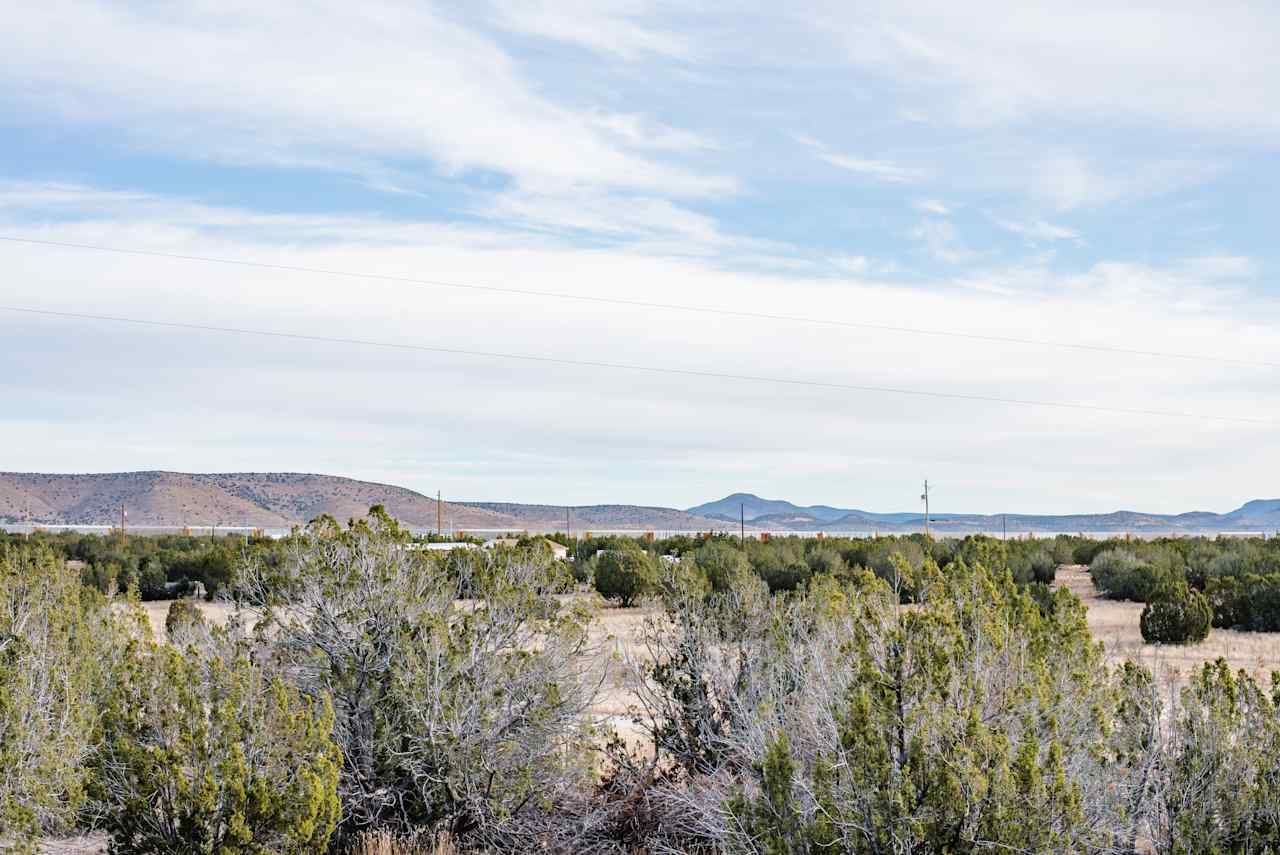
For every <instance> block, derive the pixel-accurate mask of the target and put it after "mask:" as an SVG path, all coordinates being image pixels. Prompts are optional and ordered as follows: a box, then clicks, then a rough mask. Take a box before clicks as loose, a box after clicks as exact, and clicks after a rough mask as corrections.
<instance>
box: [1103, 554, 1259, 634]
mask: <svg viewBox="0 0 1280 855" xmlns="http://www.w3.org/2000/svg"><path fill="white" fill-rule="evenodd" d="M1079 552H1080V554H1079V557H1080V558H1082V559H1085V560H1084V561H1082V562H1081V563H1088V564H1089V572H1090V574H1091V575H1092V576H1093V580H1094V583H1095V584H1096V585H1097V586H1098V589H1099V590H1101V591H1103V592H1104V593H1105V594H1106V595H1107V596H1109V597H1112V598H1114V599H1118V600H1133V601H1135V602H1141V603H1147V604H1148V611H1149V613H1150V614H1151V623H1152V627H1153V632H1154V633H1155V634H1153V635H1150V636H1148V635H1147V631H1146V630H1145V629H1144V633H1143V634H1144V637H1148V638H1149V640H1152V641H1175V642H1181V641H1191V642H1194V641H1199V640H1202V639H1203V638H1204V637H1205V636H1206V635H1207V634H1208V632H1209V627H1210V625H1212V626H1214V627H1220V628H1223V629H1239V630H1246V631H1251V632H1277V631H1280V539H1272V540H1258V539H1247V540H1236V539H1226V538H1223V539H1218V540H1209V539H1206V538H1194V539H1193V538H1179V539H1164V540H1156V541H1147V542H1137V541H1135V542H1127V541H1121V542H1114V541H1108V542H1102V543H1087V544H1083V545H1082V546H1081V547H1080V550H1079ZM1144 614H1145V613H1144ZM1166 636H1167V637H1166Z"/></svg>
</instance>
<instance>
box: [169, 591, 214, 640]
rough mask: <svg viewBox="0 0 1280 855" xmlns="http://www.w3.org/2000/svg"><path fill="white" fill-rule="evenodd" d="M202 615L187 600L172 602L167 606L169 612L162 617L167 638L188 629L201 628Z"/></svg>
mask: <svg viewBox="0 0 1280 855" xmlns="http://www.w3.org/2000/svg"><path fill="white" fill-rule="evenodd" d="M204 623H205V620H204V613H203V612H201V611H200V607H199V606H197V605H196V604H195V603H193V602H192V601H191V600H189V599H181V600H174V601H173V602H172V603H170V604H169V611H168V612H167V613H166V614H165V616H164V631H165V634H167V635H168V636H169V638H171V639H172V638H174V636H175V635H176V634H178V633H180V632H181V631H182V630H184V629H186V628H188V627H194V626H203V625H204Z"/></svg>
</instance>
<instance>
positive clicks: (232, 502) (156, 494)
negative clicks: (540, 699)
mask: <svg viewBox="0 0 1280 855" xmlns="http://www.w3.org/2000/svg"><path fill="white" fill-rule="evenodd" d="M379 503H381V504H383V505H386V507H387V510H388V511H389V512H390V513H391V514H392V515H393V516H395V517H396V518H397V519H399V520H401V521H402V522H404V523H406V524H408V525H410V526H413V527H415V528H434V527H435V525H436V500H435V499H432V498H429V497H427V496H424V495H422V494H421V493H416V492H414V491H412V490H407V489H405V488H404V487H395V486H391V485H388V484H375V483H372V482H369V481H356V480H353V479H351V478H338V477H335V476H331V475H307V474H299V473H253V472H238V473H228V474H214V475H190V474H186V473H182V472H121V473H111V474H93V475H44V474H39V473H22V472H3V473H0V519H8V520H11V521H15V522H38V523H47V524H53V525H58V524H61V525H104V524H108V523H115V522H117V521H118V520H119V519H120V506H121V504H123V505H124V506H125V508H126V509H127V510H128V514H129V519H128V521H129V524H131V525H137V526H186V525H190V526H209V525H223V526H233V525H234V526H256V527H262V528H280V527H288V526H291V525H295V524H303V523H306V522H307V521H308V520H311V519H314V518H315V517H317V516H319V515H320V514H331V515H332V516H334V517H336V518H337V519H338V520H340V521H346V520H347V519H350V518H351V517H358V516H363V515H364V514H365V513H366V512H368V510H369V507H370V506H371V505H374V504H379ZM443 515H444V517H445V519H446V524H448V525H452V526H454V527H456V528H462V529H465V528H468V527H470V528H508V527H514V528H518V527H520V526H519V525H518V524H517V521H516V520H513V519H511V518H509V517H505V516H503V515H501V514H497V513H494V512H492V511H487V510H484V509H481V508H470V507H466V506H463V505H458V504H454V503H450V502H445V503H444V507H443Z"/></svg>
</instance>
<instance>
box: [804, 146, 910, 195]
mask: <svg viewBox="0 0 1280 855" xmlns="http://www.w3.org/2000/svg"><path fill="white" fill-rule="evenodd" d="M795 140H796V142H798V143H800V144H801V145H805V146H808V147H809V148H811V149H814V151H816V152H817V156H818V157H819V158H821V159H822V160H824V161H826V162H827V163H829V164H831V165H832V166H837V167H839V168H840V169H844V170H847V171H849V172H853V173H857V174H858V175H862V176H864V177H866V178H871V179H874V180H876V181H884V182H888V183H890V184H914V183H916V182H918V181H922V180H923V179H924V178H925V177H927V175H928V173H927V172H926V171H925V170H923V169H919V168H917V167H911V166H904V165H903V164H900V163H895V162H893V161H890V160H877V159H875V158H869V157H858V156H855V155H851V154H844V153H841V152H837V151H832V150H831V149H830V148H829V147H828V146H827V145H826V144H825V143H823V142H821V141H819V140H816V139H814V138H812V137H808V136H796V137H795Z"/></svg>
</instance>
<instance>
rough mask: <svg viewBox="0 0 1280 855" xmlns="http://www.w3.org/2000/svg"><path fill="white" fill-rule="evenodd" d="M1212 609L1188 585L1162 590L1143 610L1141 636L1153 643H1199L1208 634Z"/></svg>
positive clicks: (1211, 619) (1211, 623) (1203, 598)
mask: <svg viewBox="0 0 1280 855" xmlns="http://www.w3.org/2000/svg"><path fill="white" fill-rule="evenodd" d="M1212 625H1213V608H1212V607H1211V606H1210V605H1209V601H1208V600H1207V599H1206V598H1205V596H1204V595H1203V594H1200V593H1197V592H1195V591H1192V590H1191V589H1190V588H1188V587H1187V586H1186V584H1177V585H1170V586H1167V587H1164V588H1162V589H1160V590H1159V591H1158V592H1157V593H1156V594H1155V595H1153V596H1152V597H1151V598H1150V599H1149V600H1148V601H1147V605H1146V607H1144V608H1143V610H1142V617H1141V619H1140V622H1139V626H1140V628H1141V629H1142V638H1143V640H1144V641H1146V642H1148V643H1154V644H1199V643H1200V642H1201V641H1204V640H1205V639H1206V638H1208V637H1209V628H1210V627H1211V626H1212Z"/></svg>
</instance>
